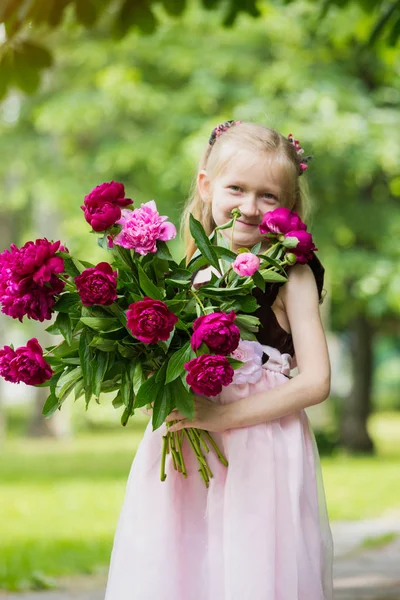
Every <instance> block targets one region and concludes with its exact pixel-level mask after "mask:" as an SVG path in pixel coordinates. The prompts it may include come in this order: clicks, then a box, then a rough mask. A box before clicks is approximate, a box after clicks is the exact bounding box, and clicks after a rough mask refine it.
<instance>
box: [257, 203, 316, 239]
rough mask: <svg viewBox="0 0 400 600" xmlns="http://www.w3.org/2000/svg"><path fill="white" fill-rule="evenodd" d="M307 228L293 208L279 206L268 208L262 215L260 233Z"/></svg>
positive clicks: (277, 232) (284, 231)
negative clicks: (272, 208)
mask: <svg viewBox="0 0 400 600" xmlns="http://www.w3.org/2000/svg"><path fill="white" fill-rule="evenodd" d="M301 229H304V230H305V229H307V225H306V224H305V223H303V221H302V220H301V219H300V217H299V214H298V213H297V212H296V211H294V210H289V209H288V208H286V207H284V206H281V207H279V208H276V209H275V210H270V211H268V212H267V213H265V215H264V216H263V220H262V223H261V225H260V226H259V230H260V233H262V234H266V233H276V234H279V233H287V232H288V231H292V230H301Z"/></svg>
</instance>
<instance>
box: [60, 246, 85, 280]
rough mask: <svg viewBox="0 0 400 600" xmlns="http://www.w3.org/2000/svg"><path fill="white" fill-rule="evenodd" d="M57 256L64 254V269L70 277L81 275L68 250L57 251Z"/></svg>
mask: <svg viewBox="0 0 400 600" xmlns="http://www.w3.org/2000/svg"><path fill="white" fill-rule="evenodd" d="M57 256H62V257H63V258H64V271H65V272H66V273H67V274H68V275H69V276H70V277H78V275H80V271H79V269H78V268H77V267H76V266H75V265H74V262H73V260H72V258H71V256H70V255H69V254H67V253H66V252H57ZM67 257H68V258H67Z"/></svg>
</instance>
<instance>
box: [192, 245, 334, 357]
mask: <svg viewBox="0 0 400 600" xmlns="http://www.w3.org/2000/svg"><path fill="white" fill-rule="evenodd" d="M307 264H308V265H309V266H310V267H311V270H312V272H313V274H314V277H315V281H316V284H317V289H318V297H319V301H320V302H321V301H322V288H323V284H324V273H325V269H324V267H323V266H322V264H321V262H320V260H319V258H318V257H317V256H316V254H315V253H314V252H313V254H312V259H311V260H310V261H309V262H308V263H307ZM288 269H290V267H289V268H288ZM196 273H197V271H196ZM196 273H194V274H193V276H192V281H193V279H194V277H195V275H196ZM284 284H285V282H282V283H268V282H267V283H266V286H265V292H263V291H262V290H260V288H258V287H255V288H254V289H253V291H252V295H253V296H254V297H255V299H256V300H257V303H258V304H259V305H260V306H259V308H258V309H257V310H256V312H255V313H254V315H255V316H256V317H258V318H259V319H260V323H261V324H260V328H259V330H258V332H257V333H256V334H255V335H256V337H257V340H258V341H259V342H260V344H263V345H266V346H272V347H273V348H276V349H277V350H279V352H281V354H284V353H287V354H290V355H291V356H292V357H293V356H294V346H293V339H292V335H291V334H290V333H288V332H287V331H286V330H285V329H283V327H281V325H280V324H279V322H278V319H277V318H276V315H275V313H274V311H273V310H272V305H273V303H274V302H275V299H276V297H277V295H278V292H279V288H280V287H281V286H282V285H284ZM266 360H268V355H266V354H264V356H263V362H265V361H266Z"/></svg>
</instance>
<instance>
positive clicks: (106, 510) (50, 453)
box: [0, 414, 400, 590]
mask: <svg viewBox="0 0 400 600" xmlns="http://www.w3.org/2000/svg"><path fill="white" fill-rule="evenodd" d="M135 419H136V417H135ZM139 419H140V421H139V422H135V421H134V422H132V423H131V424H130V425H129V426H128V427H127V428H122V427H120V428H119V429H116V430H114V431H109V432H102V433H97V434H94V433H83V432H82V433H80V434H79V435H78V436H77V438H76V439H75V440H73V441H72V442H68V441H61V442H54V441H52V440H48V439H24V438H21V437H11V438H10V439H9V440H8V441H7V442H6V445H5V447H4V448H3V451H2V455H1V464H0V482H1V483H0V498H1V502H0V523H1V541H0V588H5V589H9V590H18V589H24V588H37V587H45V586H46V585H48V583H47V581H46V578H48V577H50V578H51V577H55V578H57V577H58V576H68V575H75V574H91V573H93V574H95V573H96V574H99V573H106V572H107V568H108V564H109V559H110V552H111V547H112V542H113V536H114V532H115V528H116V524H117V519H118V515H119V511H120V509H121V505H122V501H123V497H124V493H125V486H126V481H127V477H128V473H129V469H130V465H131V463H132V458H133V456H134V454H135V451H136V448H137V446H138V444H139V442H140V439H141V436H142V432H143V428H144V425H145V423H146V422H147V421H146V418H145V417H143V418H141V417H140V416H139ZM370 428H371V433H372V435H373V437H374V439H375V442H376V444H377V448H378V452H379V454H378V456H377V457H346V456H345V455H343V454H340V455H338V456H336V457H329V458H324V459H323V460H322V468H323V476H324V483H325V489H326V495H327V501H328V509H329V514H330V518H331V519H356V518H359V517H374V516H379V515H381V514H382V513H384V512H385V511H387V510H390V509H396V508H399V498H400V481H399V478H398V472H399V467H400V435H399V434H400V415H398V414H391V415H388V414H380V415H375V416H374V417H373V418H372V419H371V422H370ZM50 584H51V581H50Z"/></svg>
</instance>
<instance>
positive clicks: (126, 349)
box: [117, 342, 138, 358]
mask: <svg viewBox="0 0 400 600" xmlns="http://www.w3.org/2000/svg"><path fill="white" fill-rule="evenodd" d="M117 348H118V352H119V353H120V355H121V356H123V357H124V358H135V357H136V356H138V351H137V350H136V348H135V346H125V345H124V344H120V343H119V342H118V344H117Z"/></svg>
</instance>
